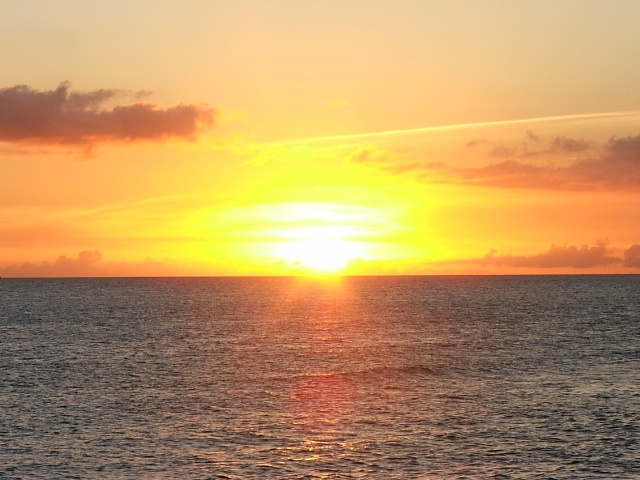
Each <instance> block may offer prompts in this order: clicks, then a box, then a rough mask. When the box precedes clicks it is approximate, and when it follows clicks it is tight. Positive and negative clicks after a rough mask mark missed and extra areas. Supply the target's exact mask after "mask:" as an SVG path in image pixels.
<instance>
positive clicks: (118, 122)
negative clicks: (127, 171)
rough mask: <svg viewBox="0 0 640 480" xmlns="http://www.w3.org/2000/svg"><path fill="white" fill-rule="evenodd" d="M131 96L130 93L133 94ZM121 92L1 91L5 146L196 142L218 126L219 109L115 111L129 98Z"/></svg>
mask: <svg viewBox="0 0 640 480" xmlns="http://www.w3.org/2000/svg"><path fill="white" fill-rule="evenodd" d="M129 95H130V94H129ZM129 95H127V93H126V92H123V91H120V90H108V89H100V90H94V91H89V92H76V91H72V90H71V85H70V84H69V82H63V83H61V84H60V85H59V86H58V87H57V88H56V89H55V90H43V91H41V90H35V89H33V88H31V87H29V86H27V85H16V86H13V87H8V88H0V142H8V143H13V144H31V145H52V146H55V145H67V146H68V145H93V144H96V143H101V142H114V141H120V142H136V141H162V140H165V139H167V138H182V139H186V140H193V139H195V137H196V136H197V134H198V133H200V132H202V131H204V130H206V129H209V128H211V127H212V126H213V125H214V123H215V118H216V112H215V110H214V109H212V108H209V107H204V106H199V105H178V106H174V107H169V108H161V107H159V106H158V105H155V104H153V103H147V102H141V101H139V98H140V97H142V96H146V95H147V93H146V92H141V93H139V94H137V95H135V96H136V97H138V98H136V100H138V101H136V102H134V103H130V104H126V105H115V106H111V107H109V106H108V105H109V104H110V103H113V102H114V101H116V100H117V99H119V98H121V97H124V96H129Z"/></svg>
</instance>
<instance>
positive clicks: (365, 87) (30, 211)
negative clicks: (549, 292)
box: [0, 0, 640, 277]
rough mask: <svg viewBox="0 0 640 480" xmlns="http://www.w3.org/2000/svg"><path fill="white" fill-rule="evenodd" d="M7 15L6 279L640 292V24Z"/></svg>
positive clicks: (67, 6)
mask: <svg viewBox="0 0 640 480" xmlns="http://www.w3.org/2000/svg"><path fill="white" fill-rule="evenodd" d="M132 3H133V4H132ZM1 8H2V15H0V37H1V38H0V62H1V63H2V65H3V69H2V71H0V276H3V277H12V276H27V277H29V276H103V275H107V276H114V275H115V276H129V275H134V276H149V275H238V274H240V275H265V274H266V275H274V274H277V275H281V274H306V273H314V274H315V273H329V274H334V273H346V274H459V273H460V274H496V273H499V274H528V273H638V272H640V227H638V219H639V218H640V202H639V201H638V200H640V90H638V89H637V85H638V83H640V61H639V60H638V59H640V41H639V40H640V38H639V37H638V33H637V27H636V20H637V18H640V3H638V2H635V1H622V0H619V1H613V2H602V1H584V2H580V4H579V5H578V4H576V3H575V2H572V1H558V2H553V3H552V2H545V3H539V2H536V3H535V4H534V3H532V4H526V3H524V2H510V1H509V2H508V1H491V2H489V1H487V2H448V1H447V2H445V1H420V2H418V1H410V0H396V1H394V2H391V1H386V0H379V1H371V2H366V4H365V3H362V4H361V3H358V2H342V1H337V0H327V1H326V2H304V1H301V2H298V1H296V2H294V1H285V0H275V1H271V0H269V1H267V0H264V1H261V0H238V1H234V2H209V1H181V2H174V1H154V2H151V1H140V2H124V1H110V2H101V1H100V2H98V1H97V2H77V1H60V2H56V3H55V5H54V4H51V5H49V4H48V3H43V2H37V1H20V2H18V1H7V2H3V4H2V7H1Z"/></svg>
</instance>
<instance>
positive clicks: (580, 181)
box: [351, 131, 640, 191]
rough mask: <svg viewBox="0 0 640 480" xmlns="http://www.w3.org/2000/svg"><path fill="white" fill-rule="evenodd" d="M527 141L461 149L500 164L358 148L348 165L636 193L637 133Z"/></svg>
mask: <svg viewBox="0 0 640 480" xmlns="http://www.w3.org/2000/svg"><path fill="white" fill-rule="evenodd" d="M526 135H527V139H528V140H527V141H523V142H518V143H515V144H502V143H500V142H491V141H489V140H487V139H484V138H480V139H475V140H471V141H469V142H467V143H466V144H465V146H466V147H467V148H473V149H479V148H487V155H488V156H489V157H497V158H500V159H501V160H500V161H498V162H497V163H489V164H485V165H483V166H479V167H467V168H463V167H453V166H451V165H447V164H445V163H443V162H437V161H433V160H430V161H425V160H420V159H415V158H413V159H410V160H402V159H400V158H396V157H393V156H391V155H388V154H387V155H384V156H379V155H378V156H372V155H371V153H370V152H372V151H374V150H372V149H373V148H374V147H363V149H362V150H361V151H359V152H357V154H354V155H352V156H351V161H352V162H354V163H362V164H367V165H369V166H371V167H374V168H379V169H381V170H386V171H389V172H393V173H396V174H411V175H413V176H415V177H416V178H418V179H420V180H422V181H425V182H437V183H454V184H463V185H477V186H490V187H501V188H533V189H547V190H590V191H596V190H640V134H639V135H636V136H629V137H621V138H620V137H611V138H610V139H609V140H608V141H607V142H605V143H603V144H600V145H596V144H594V143H593V142H590V141H587V140H583V139H575V138H570V137H564V136H556V137H552V138H550V139H548V140H544V139H542V138H541V137H539V136H537V135H535V134H534V133H533V132H530V131H528V132H526Z"/></svg>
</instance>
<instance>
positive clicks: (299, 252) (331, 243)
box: [274, 228, 365, 273]
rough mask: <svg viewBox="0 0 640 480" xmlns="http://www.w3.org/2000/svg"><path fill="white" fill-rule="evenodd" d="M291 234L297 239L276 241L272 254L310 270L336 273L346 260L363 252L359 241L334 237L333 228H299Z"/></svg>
mask: <svg viewBox="0 0 640 480" xmlns="http://www.w3.org/2000/svg"><path fill="white" fill-rule="evenodd" d="M291 235H292V236H294V237H298V240H292V241H286V242H283V243H281V244H278V245H277V246H276V248H275V252H274V254H275V255H276V256H277V257H279V258H281V259H282V260H285V261H286V262H288V263H291V264H292V265H293V266H299V267H302V268H304V269H308V270H311V272H313V273H339V272H340V271H341V270H342V269H343V268H344V267H345V266H346V264H347V262H349V261H351V260H355V259H357V258H362V256H363V255H364V253H365V248H364V245H363V244H362V243H361V242H356V241H351V240H346V239H342V238H339V237H336V236H335V235H336V233H335V230H332V229H323V228H300V229H297V230H292V231H291Z"/></svg>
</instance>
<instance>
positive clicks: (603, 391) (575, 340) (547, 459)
mask: <svg viewBox="0 0 640 480" xmlns="http://www.w3.org/2000/svg"><path fill="white" fill-rule="evenodd" d="M639 441H640V276H536V277H529V276H522V277H347V278H336V279H302V278H188V279H187V278H184V279H179V278H174V279H1V280H0V478H2V479H7V480H9V479H218V478H220V479H224V478H231V479H251V478H276V479H288V478H309V479H313V478H345V479H347V478H367V479H369V478H371V479H393V478H403V479H487V478H500V479H534V478H541V479H595V478H598V479H633V478H640V446H639Z"/></svg>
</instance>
